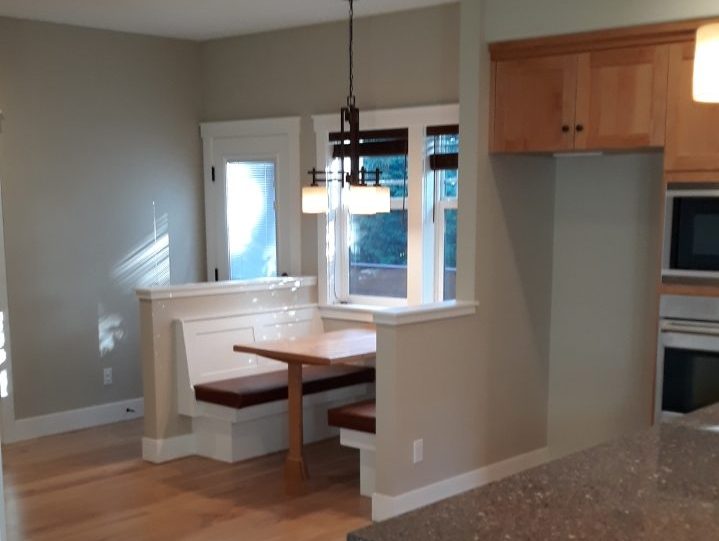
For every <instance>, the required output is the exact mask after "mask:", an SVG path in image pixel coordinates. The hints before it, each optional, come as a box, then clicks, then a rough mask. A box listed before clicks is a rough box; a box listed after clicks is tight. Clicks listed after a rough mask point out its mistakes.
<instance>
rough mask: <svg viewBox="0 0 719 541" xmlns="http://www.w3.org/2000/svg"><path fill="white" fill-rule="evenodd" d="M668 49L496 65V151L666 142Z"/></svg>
mask: <svg viewBox="0 0 719 541" xmlns="http://www.w3.org/2000/svg"><path fill="white" fill-rule="evenodd" d="M668 66H669V47H668V46H666V45H656V46H646V47H631V48H616V49H609V50H597V51H590V52H586V53H579V54H570V55H556V56H547V57H538V58H528V59H517V60H502V61H497V62H495V64H494V66H493V68H494V81H493V108H492V118H493V126H492V128H491V130H492V144H491V149H492V151H494V152H561V151H572V150H580V151H586V150H622V149H634V148H650V147H661V146H663V145H664V133H665V131H664V128H665V113H666V103H667V74H668Z"/></svg>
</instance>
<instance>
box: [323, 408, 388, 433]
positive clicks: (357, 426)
mask: <svg viewBox="0 0 719 541" xmlns="http://www.w3.org/2000/svg"><path fill="white" fill-rule="evenodd" d="M327 423H328V424H329V425H330V426H336V427H338V428H347V429H349V430H358V431H359V432H369V433H370V434H375V433H376V431H377V423H376V415H375V401H374V400H365V401H364V402H357V403H356V404H348V405H346V406H340V407H339V408H332V409H331V410H328V411H327Z"/></svg>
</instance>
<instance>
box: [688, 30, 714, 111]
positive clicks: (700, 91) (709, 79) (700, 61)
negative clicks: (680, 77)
mask: <svg viewBox="0 0 719 541" xmlns="http://www.w3.org/2000/svg"><path fill="white" fill-rule="evenodd" d="M694 101H699V102H702V103H719V23H712V24H705V25H704V26H700V27H699V28H698V29H697V39H696V49H695V51H694Z"/></svg>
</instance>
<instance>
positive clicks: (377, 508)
mask: <svg viewBox="0 0 719 541" xmlns="http://www.w3.org/2000/svg"><path fill="white" fill-rule="evenodd" d="M548 460H549V449H548V448H547V447H542V448H541V449H536V450H534V451H530V452H529V453H525V454H523V455H518V456H515V457H512V458H508V459H507V460H503V461H501V462H495V463H494V464H490V465H488V466H484V467H483V468H479V469H477V470H474V471H470V472H466V473H463V474H460V475H457V476H456V477H451V478H449V479H445V480H443V481H439V482H437V483H433V484H431V485H427V486H423V487H420V488H418V489H415V490H412V491H410V492H405V493H404V494H399V495H397V496H387V495H385V494H380V493H377V492H375V493H374V495H373V496H372V520H374V521H376V522H379V521H382V520H387V519H389V518H392V517H396V516H397V515H401V514H403V513H407V512H408V511H412V510H414V509H418V508H420V507H424V506H425V505H429V504H431V503H434V502H437V501H439V500H444V499H445V498H449V497H450V496H454V495H456V494H460V493H462V492H466V491H468V490H472V489H473V488H477V487H481V486H483V485H486V484H487V483H491V482H493V481H498V480H499V479H502V478H504V477H507V476H509V475H514V474H515V473H519V472H521V471H524V470H527V469H529V468H533V467H535V466H539V465H541V464H544V463H545V462H547V461H548Z"/></svg>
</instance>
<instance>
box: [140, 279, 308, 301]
mask: <svg viewBox="0 0 719 541" xmlns="http://www.w3.org/2000/svg"><path fill="white" fill-rule="evenodd" d="M316 285H317V278H316V277H314V276H298V277H290V276H284V277H279V278H258V279H256V280H235V281H225V282H199V283H195V284H182V285H176V286H165V287H151V288H143V289H136V290H135V294H136V295H137V297H138V298H139V299H140V300H151V301H155V300H165V299H179V298H186V297H207V296H210V295H231V294H234V293H247V292H250V291H271V290H277V289H298V288H301V287H313V286H316Z"/></svg>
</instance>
